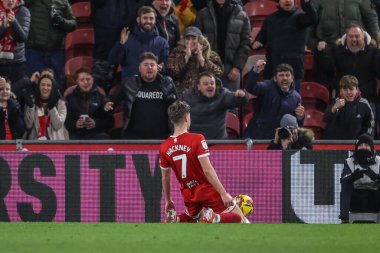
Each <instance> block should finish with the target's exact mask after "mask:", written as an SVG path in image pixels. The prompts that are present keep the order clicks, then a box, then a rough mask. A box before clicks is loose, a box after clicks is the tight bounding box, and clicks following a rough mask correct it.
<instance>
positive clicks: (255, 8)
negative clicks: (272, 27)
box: [244, 0, 277, 27]
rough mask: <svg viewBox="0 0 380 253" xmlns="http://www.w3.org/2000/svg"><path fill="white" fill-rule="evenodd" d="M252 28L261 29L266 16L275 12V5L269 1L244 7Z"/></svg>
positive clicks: (255, 2) (256, 2)
mask: <svg viewBox="0 0 380 253" xmlns="http://www.w3.org/2000/svg"><path fill="white" fill-rule="evenodd" d="M244 9H245V12H246V13H247V15H248V17H249V20H250V21H251V26H252V27H261V26H262V24H263V23H264V19H265V17H266V16H267V15H269V14H271V13H273V12H275V11H277V3H276V2H275V1H270V0H257V1H252V2H248V3H246V4H245V5H244Z"/></svg>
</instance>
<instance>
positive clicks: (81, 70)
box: [75, 67, 92, 80]
mask: <svg viewBox="0 0 380 253" xmlns="http://www.w3.org/2000/svg"><path fill="white" fill-rule="evenodd" d="M80 73H87V74H89V75H91V76H92V70H91V69H89V68H87V67H82V68H79V69H78V70H77V71H75V80H77V79H78V76H79V74H80Z"/></svg>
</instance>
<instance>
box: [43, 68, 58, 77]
mask: <svg viewBox="0 0 380 253" xmlns="http://www.w3.org/2000/svg"><path fill="white" fill-rule="evenodd" d="M44 71H47V72H49V73H51V74H52V75H53V76H54V75H55V72H54V69H52V68H49V67H44V68H42V69H41V70H40V73H42V72H44Z"/></svg>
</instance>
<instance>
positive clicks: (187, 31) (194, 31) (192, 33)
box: [184, 26, 202, 37]
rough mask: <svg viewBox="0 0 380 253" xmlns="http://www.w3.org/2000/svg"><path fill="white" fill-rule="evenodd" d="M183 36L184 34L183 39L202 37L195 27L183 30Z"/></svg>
mask: <svg viewBox="0 0 380 253" xmlns="http://www.w3.org/2000/svg"><path fill="white" fill-rule="evenodd" d="M184 34H185V37H186V36H200V35H202V32H201V30H199V28H198V27H196V26H189V27H187V28H186V29H185V33H184Z"/></svg>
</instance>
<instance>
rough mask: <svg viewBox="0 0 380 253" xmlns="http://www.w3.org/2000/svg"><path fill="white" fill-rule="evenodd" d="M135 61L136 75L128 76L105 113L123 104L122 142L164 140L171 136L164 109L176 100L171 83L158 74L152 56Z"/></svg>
mask: <svg viewBox="0 0 380 253" xmlns="http://www.w3.org/2000/svg"><path fill="white" fill-rule="evenodd" d="M138 60H139V65H138V68H139V75H135V76H132V77H127V78H126V79H125V80H124V81H123V83H122V84H121V85H119V86H118V87H119V88H118V89H117V90H115V92H113V93H112V94H111V95H110V98H109V100H110V101H109V102H107V103H105V106H104V110H106V111H111V110H113V109H114V106H117V105H118V104H119V103H120V102H122V106H123V110H124V127H123V132H122V135H123V136H122V137H123V138H124V139H156V140H157V139H165V138H167V137H169V134H170V128H169V118H168V113H167V108H168V106H169V105H170V104H171V103H173V102H174V101H175V100H176V99H177V94H176V92H175V88H174V83H173V80H172V79H171V78H170V77H166V76H163V75H161V74H159V73H158V64H157V57H156V56H155V55H154V54H153V53H150V52H146V53H143V54H142V55H141V56H140V57H139V59H138Z"/></svg>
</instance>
